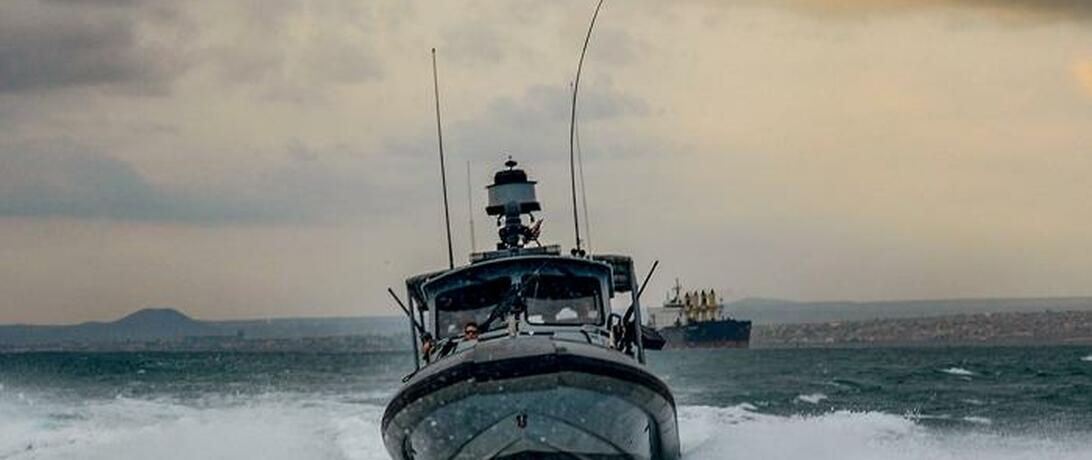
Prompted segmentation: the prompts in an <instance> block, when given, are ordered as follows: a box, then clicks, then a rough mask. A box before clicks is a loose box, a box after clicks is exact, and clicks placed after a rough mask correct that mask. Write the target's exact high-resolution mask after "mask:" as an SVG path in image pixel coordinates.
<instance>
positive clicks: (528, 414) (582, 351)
mask: <svg viewBox="0 0 1092 460" xmlns="http://www.w3.org/2000/svg"><path fill="white" fill-rule="evenodd" d="M616 354H619V353H618V352H615V351H611V350H605V349H601V348H599V347H593V346H590V345H584V344H579V343H563V344H559V343H556V342H555V341H553V340H551V339H546V338H531V337H519V338H515V339H508V338H505V339H499V340H494V341H489V342H483V343H480V344H478V345H477V346H476V347H475V348H474V349H472V350H468V351H466V352H463V353H460V354H459V355H456V356H452V357H449V358H446V359H444V362H440V363H436V364H434V365H432V366H429V368H426V369H425V370H423V371H422V372H421V373H420V374H418V375H416V376H414V377H413V378H412V379H411V380H410V381H409V382H407V385H406V386H405V387H404V388H403V390H402V391H401V392H399V394H398V395H396V396H395V398H394V400H393V401H392V402H391V404H390V405H389V406H388V407H387V411H386V413H385V414H384V417H383V438H384V443H385V444H386V446H387V450H388V452H389V453H390V454H391V456H392V457H393V458H395V459H517V458H557V459H665V460H673V459H676V458H678V456H679V441H678V427H677V422H676V414H675V404H674V399H673V398H672V396H671V393H670V392H669V391H668V390H667V387H666V385H664V384H663V382H661V381H660V380H659V379H657V378H656V377H655V376H653V375H651V374H649V373H647V372H645V371H644V370H643V369H641V368H639V367H637V366H634V365H632V364H630V363H629V362H627V361H626V360H627V359H628V358H626V357H624V356H623V357H616V356H613V355H616Z"/></svg>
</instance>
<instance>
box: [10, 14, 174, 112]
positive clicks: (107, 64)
mask: <svg viewBox="0 0 1092 460" xmlns="http://www.w3.org/2000/svg"><path fill="white" fill-rule="evenodd" d="M123 6H126V5H124V4H123V3H120V2H86V3H85V2H79V3H77V2H58V1H53V2H44V3H43V2H31V1H27V0H11V1H6V2H2V3H0V92H20V91H28V90H43V89H55V88H64V87H75V86H87V85H118V86H124V87H127V88H130V89H137V90H149V89H150V90H159V89H161V86H162V85H163V84H164V83H165V82H166V81H168V80H170V79H171V78H172V76H173V75H174V74H176V73H177V72H178V71H179V70H180V69H181V68H182V67H183V61H182V60H181V59H180V57H179V56H178V55H176V54H174V53H172V52H171V50H170V48H168V47H160V46H156V45H155V44H154V43H151V42H148V41H145V40H143V39H142V37H141V35H140V34H139V31H138V27H137V25H138V24H137V23H138V21H139V19H140V17H141V15H142V14H143V12H144V11H145V9H143V8H138V7H127V6H126V7H123ZM164 32H165V31H164Z"/></svg>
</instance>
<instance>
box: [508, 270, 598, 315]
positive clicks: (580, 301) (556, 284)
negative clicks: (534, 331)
mask: <svg viewBox="0 0 1092 460" xmlns="http://www.w3.org/2000/svg"><path fill="white" fill-rule="evenodd" d="M522 283H523V289H521V291H522V292H523V300H524V303H525V304H526V305H527V322H528V323H531V324H537V325H552V326H560V325H581V324H602V322H603V299H602V296H601V295H600V290H599V286H600V283H599V279H598V278H595V277H590V276H573V275H526V276H524V277H523V280H522Z"/></svg>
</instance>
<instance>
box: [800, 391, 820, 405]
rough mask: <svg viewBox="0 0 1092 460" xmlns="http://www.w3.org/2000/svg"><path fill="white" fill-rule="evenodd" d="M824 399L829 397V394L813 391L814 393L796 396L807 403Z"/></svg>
mask: <svg viewBox="0 0 1092 460" xmlns="http://www.w3.org/2000/svg"><path fill="white" fill-rule="evenodd" d="M824 399H827V395H825V394H823V393H812V394H807V395H800V396H797V397H796V400H797V401H800V402H805V403H808V404H819V403H821V402H823V400H824Z"/></svg>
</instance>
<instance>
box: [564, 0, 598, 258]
mask: <svg viewBox="0 0 1092 460" xmlns="http://www.w3.org/2000/svg"><path fill="white" fill-rule="evenodd" d="M602 7H603V0H599V4H597V5H595V14H592V18H591V24H588V34H587V35H585V36H584V48H583V49H581V50H580V62H579V63H578V64H577V65H576V79H575V80H573V104H572V113H571V115H570V118H569V181H570V182H571V184H572V192H573V232H574V233H575V235H576V249H574V250H573V251H574V253H576V254H580V253H581V252H582V250H581V245H580V212H579V210H578V208H577V206H576V165H575V163H576V93H577V91H578V90H579V89H580V71H581V70H583V68H584V55H585V54H587V53H588V42H589V41H591V33H592V29H593V28H595V19H596V18H598V17H599V9H600V8H602Z"/></svg>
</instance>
